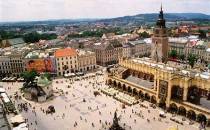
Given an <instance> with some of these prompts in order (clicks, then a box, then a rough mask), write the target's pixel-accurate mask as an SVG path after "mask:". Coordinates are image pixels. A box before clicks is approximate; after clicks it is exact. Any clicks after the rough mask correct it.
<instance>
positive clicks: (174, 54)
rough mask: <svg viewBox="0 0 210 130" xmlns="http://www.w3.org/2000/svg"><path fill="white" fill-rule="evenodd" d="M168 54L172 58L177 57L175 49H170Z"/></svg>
mask: <svg viewBox="0 0 210 130" xmlns="http://www.w3.org/2000/svg"><path fill="white" fill-rule="evenodd" d="M169 56H170V57H172V58H173V59H175V58H177V51H176V50H171V51H170V53H169Z"/></svg>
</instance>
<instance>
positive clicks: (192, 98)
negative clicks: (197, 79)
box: [187, 86, 201, 104]
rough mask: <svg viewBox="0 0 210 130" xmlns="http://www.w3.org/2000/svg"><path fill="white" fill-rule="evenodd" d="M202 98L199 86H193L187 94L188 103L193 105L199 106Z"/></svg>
mask: <svg viewBox="0 0 210 130" xmlns="http://www.w3.org/2000/svg"><path fill="white" fill-rule="evenodd" d="M200 98H201V93H200V91H199V87H197V86H191V87H190V88H189V89H188V93H187V101H189V102H191V103H193V104H199V103H200Z"/></svg>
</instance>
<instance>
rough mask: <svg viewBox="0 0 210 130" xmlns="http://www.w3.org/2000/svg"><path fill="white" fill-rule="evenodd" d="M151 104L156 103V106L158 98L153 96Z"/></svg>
mask: <svg viewBox="0 0 210 130" xmlns="http://www.w3.org/2000/svg"><path fill="white" fill-rule="evenodd" d="M151 102H152V103H154V104H156V103H157V100H156V97H155V96H152V97H151Z"/></svg>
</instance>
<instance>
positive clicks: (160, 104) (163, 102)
mask: <svg viewBox="0 0 210 130" xmlns="http://www.w3.org/2000/svg"><path fill="white" fill-rule="evenodd" d="M158 106H159V107H161V108H163V109H166V99H165V98H161V99H160V101H159V103H158Z"/></svg>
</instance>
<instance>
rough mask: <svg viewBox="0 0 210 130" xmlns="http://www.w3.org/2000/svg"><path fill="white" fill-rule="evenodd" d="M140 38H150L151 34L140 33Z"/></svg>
mask: <svg viewBox="0 0 210 130" xmlns="http://www.w3.org/2000/svg"><path fill="white" fill-rule="evenodd" d="M139 36H140V37H141V38H149V37H150V35H149V33H147V32H145V31H144V32H142V33H139Z"/></svg>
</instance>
